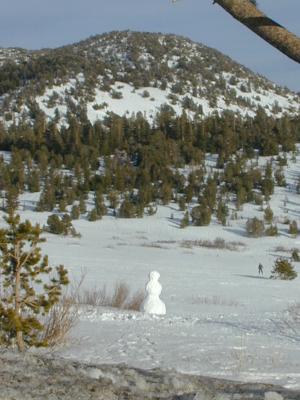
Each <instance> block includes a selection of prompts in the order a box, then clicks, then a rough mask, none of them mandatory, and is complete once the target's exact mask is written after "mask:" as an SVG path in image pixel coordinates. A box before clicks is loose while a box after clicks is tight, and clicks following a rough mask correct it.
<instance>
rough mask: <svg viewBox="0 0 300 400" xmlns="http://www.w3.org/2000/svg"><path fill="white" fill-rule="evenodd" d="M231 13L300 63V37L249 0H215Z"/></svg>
mask: <svg viewBox="0 0 300 400" xmlns="http://www.w3.org/2000/svg"><path fill="white" fill-rule="evenodd" d="M214 3H217V4H218V5H219V6H221V7H222V8H224V10H226V11H227V12H228V13H229V14H230V15H232V16H233V17H234V18H235V19H237V20H238V21H240V22H241V23H242V24H243V25H245V26H247V28H249V29H250V30H251V31H253V32H254V33H256V34H257V35H258V36H260V37H261V38H262V39H264V40H265V41H266V42H268V43H270V44H271V45H272V46H273V47H275V48H276V49H278V50H279V51H281V52H282V53H283V54H285V55H286V56H288V57H289V58H291V59H292V60H294V61H296V62H298V63H300V38H299V37H297V36H296V35H294V34H293V33H291V32H289V31H288V30H287V29H286V28H284V27H283V26H281V25H279V24H278V23H277V22H275V21H273V20H272V19H270V18H269V17H267V16H266V15H265V14H264V13H262V12H261V11H260V10H259V9H258V8H257V7H256V6H255V5H254V4H253V3H252V2H251V1H249V0H214Z"/></svg>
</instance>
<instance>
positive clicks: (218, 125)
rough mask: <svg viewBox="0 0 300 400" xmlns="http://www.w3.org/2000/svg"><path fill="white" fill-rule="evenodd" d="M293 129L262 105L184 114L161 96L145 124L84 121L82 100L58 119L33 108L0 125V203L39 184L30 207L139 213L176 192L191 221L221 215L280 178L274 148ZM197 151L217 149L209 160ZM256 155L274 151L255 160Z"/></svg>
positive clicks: (265, 194) (281, 161)
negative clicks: (21, 118)
mask: <svg viewBox="0 0 300 400" xmlns="http://www.w3.org/2000/svg"><path fill="white" fill-rule="evenodd" d="M299 137H300V119H299V118H296V117H294V118H288V117H283V118H281V119H273V118H271V117H267V115H266V114H265V113H264V111H263V110H259V111H258V113H257V115H256V117H255V118H252V119H251V118H241V117H239V116H238V115H234V114H232V113H224V114H223V115H222V116H219V115H212V116H210V117H207V118H202V117H201V118H198V117H195V118H194V119H191V118H188V116H187V114H186V113H185V112H183V113H182V115H179V116H177V115H175V114H174V112H173V111H172V110H171V109H170V108H168V107H166V106H165V107H162V109H161V111H160V113H159V114H158V115H157V118H156V121H155V123H154V124H152V125H150V123H149V122H148V121H147V120H146V119H145V117H144V116H143V115H142V114H140V113H138V114H137V115H133V116H131V117H125V116H124V117H119V116H117V115H115V114H113V113H111V114H110V116H109V117H107V118H106V120H105V121H103V122H99V121H98V122H96V123H95V124H94V125H92V124H90V122H89V121H88V119H87V118H86V113H85V112H84V111H83V110H82V114H81V115H80V117H78V118H75V117H74V116H73V115H69V120H68V127H64V126H63V127H60V128H59V126H58V125H57V124H55V122H53V121H52V122H47V121H46V120H45V118H44V117H43V116H42V115H40V117H39V118H38V120H36V121H35V123H34V125H33V126H31V125H29V124H21V125H12V126H11V127H10V128H9V129H7V130H6V129H4V128H3V127H2V129H1V128H0V150H2V151H7V152H10V153H9V154H10V157H8V158H6V159H5V160H4V158H2V159H0V190H1V191H2V193H5V195H3V199H2V204H1V203H0V205H1V206H2V207H4V208H5V207H8V205H9V204H12V203H14V202H16V201H17V199H18V196H19V194H21V193H23V192H24V191H30V192H40V199H39V202H38V204H37V205H36V209H37V210H38V211H48V212H53V211H55V212H58V213H60V215H61V216H62V215H63V214H68V215H69V216H70V218H71V219H78V218H79V217H80V215H82V214H84V215H86V216H87V218H88V219H89V220H90V221H94V220H97V219H101V218H102V217H103V215H106V214H107V213H111V214H113V215H116V216H119V217H125V218H132V217H141V216H143V214H144V213H145V212H147V213H148V212H149V213H150V214H151V213H152V212H153V210H155V204H157V203H161V204H168V203H169V202H170V201H177V202H178V204H179V207H180V209H181V210H185V209H186V208H187V206H188V205H190V206H193V209H192V210H190V211H191V215H190V217H191V222H192V223H193V224H195V225H207V224H209V223H210V220H211V217H212V215H213V214H215V216H216V218H217V220H218V221H219V222H220V223H221V224H223V225H225V224H226V219H227V216H228V209H227V207H226V204H227V203H228V200H229V199H234V200H235V202H236V207H237V210H238V209H240V208H241V207H242V206H243V204H244V203H246V202H255V203H256V204H261V203H262V200H263V199H264V200H266V201H268V200H269V199H270V197H271V196H272V194H273V191H274V185H275V183H276V184H279V185H283V184H284V174H283V168H284V165H285V164H286V156H284V155H283V156H282V154H284V153H285V152H287V151H295V150H296V143H297V141H299ZM207 153H210V154H214V155H215V156H216V157H217V162H216V166H215V167H214V168H213V169H211V170H210V169H209V167H208V166H207V165H206V163H205V157H206V155H207ZM260 155H264V156H265V155H268V156H273V160H274V161H273V162H269V163H268V164H267V165H266V166H265V167H261V166H259V165H258V163H257V162H256V159H257V157H259V156H260ZM182 168H185V169H187V170H189V171H190V172H189V173H188V174H187V175H186V174H184V173H182V172H181V169H182ZM90 193H93V199H92V200H91V197H90ZM91 201H92V205H91ZM87 204H89V213H88V214H87ZM91 206H92V209H91ZM153 207H154V208H153ZM266 218H267V219H269V218H270V216H266ZM268 222H269V221H268ZM270 232H271V231H270ZM273 232H274V230H273Z"/></svg>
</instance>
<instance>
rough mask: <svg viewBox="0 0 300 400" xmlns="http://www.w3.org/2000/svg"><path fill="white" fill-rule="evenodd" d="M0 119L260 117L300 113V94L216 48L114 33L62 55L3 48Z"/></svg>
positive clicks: (168, 37)
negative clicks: (161, 113) (259, 113)
mask: <svg viewBox="0 0 300 400" xmlns="http://www.w3.org/2000/svg"><path fill="white" fill-rule="evenodd" d="M0 96H1V97H0V112H1V114H0V118H1V119H2V120H3V121H4V123H5V124H6V125H10V124H11V123H13V122H16V123H18V122H20V121H21V120H29V119H34V118H36V117H37V115H40V114H41V111H42V113H44V114H45V115H46V117H47V118H48V119H54V120H55V121H56V122H58V123H60V124H64V123H67V120H66V117H67V115H68V114H70V113H71V114H73V115H75V116H78V117H79V118H82V115H85V114H86V115H87V117H88V119H89V120H90V121H91V122H95V121H96V120H98V119H103V118H104V117H105V116H106V115H107V113H108V112H111V111H112V112H114V113H116V114H119V115H123V114H126V113H127V114H129V115H130V114H131V113H137V112H139V111H140V112H142V113H144V114H145V115H146V116H147V118H148V119H152V118H155V114H156V112H157V111H158V110H159V109H160V108H161V106H164V105H166V104H167V105H168V106H170V107H172V108H173V109H174V111H175V112H176V113H181V112H182V110H186V111H187V113H188V114H190V115H191V116H193V115H195V114H204V115H208V114H210V113H212V112H214V111H217V112H222V111H224V110H232V111H234V112H240V113H241V114H242V115H246V114H248V115H254V114H255V112H256V110H257V109H258V108H259V107H263V108H264V109H265V110H266V111H267V113H268V114H270V115H271V114H273V115H276V116H281V115H282V114H283V113H297V112H298V111H299V105H300V102H299V96H298V95H296V94H295V93H292V92H290V91H288V90H287V89H283V88H281V87H279V86H276V85H275V84H273V83H271V82H269V81H268V80H267V79H265V78H263V77H261V76H258V75H256V74H254V73H252V72H251V71H249V70H248V69H246V68H245V67H243V66H241V65H239V64H237V63H236V62H234V61H232V60H231V59H230V58H229V57H226V56H224V55H222V54H221V53H219V52H218V51H216V50H213V49H211V48H208V47H206V46H204V45H202V44H198V43H194V42H192V41H190V40H188V39H185V38H182V37H179V36H175V35H163V34H156V33H139V32H129V31H124V32H111V33H108V34H103V35H98V36H95V37H91V38H89V39H87V40H85V41H82V42H79V43H76V44H73V45H69V46H64V47H61V48H58V49H54V50H49V49H44V50H40V51H26V50H22V49H0Z"/></svg>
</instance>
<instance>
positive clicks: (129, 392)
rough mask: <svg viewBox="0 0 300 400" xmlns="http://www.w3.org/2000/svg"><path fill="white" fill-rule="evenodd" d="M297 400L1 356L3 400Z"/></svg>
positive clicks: (135, 372) (130, 371) (126, 370)
mask: <svg viewBox="0 0 300 400" xmlns="http://www.w3.org/2000/svg"><path fill="white" fill-rule="evenodd" d="M21 399H22V400H29V399H30V400H31V399H43V400H56V399H57V400H68V399H72V400H81V399H82V400H89V399H91V400H94V399H95V400H96V399H97V400H117V399H118V400H123V399H124V400H125V399H126V400H148V399H157V400H158V399H167V400H175V399H177V400H248V399H249V400H250V399H251V400H261V399H263V400H282V399H284V400H288V399H289V400H296V399H298V400H299V399H300V391H290V390H287V389H284V388H282V387H279V386H274V385H268V384H260V383H251V384H247V383H238V382H232V381H225V380H221V379H214V378H206V377H203V376H196V375H184V374H180V373H178V372H175V371H167V372H166V371H162V370H160V369H152V370H142V369H138V368H130V367H128V366H127V365H125V364H119V365H91V364H82V363H79V362H73V361H67V360H63V359H58V358H54V357H52V356H48V357H45V356H44V357H41V356H37V355H33V354H30V353H27V354H25V355H19V354H16V353H11V352H2V353H0V400H21Z"/></svg>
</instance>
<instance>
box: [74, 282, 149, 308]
mask: <svg viewBox="0 0 300 400" xmlns="http://www.w3.org/2000/svg"><path fill="white" fill-rule="evenodd" d="M143 300H144V292H143V291H141V290H140V291H137V292H135V293H133V294H131V292H130V288H129V286H128V285H127V284H126V283H124V282H117V283H116V284H115V287H114V289H113V292H112V293H111V294H110V293H108V292H107V289H106V286H103V287H102V288H93V289H89V290H87V289H86V290H84V291H81V292H80V293H78V296H77V304H79V305H90V306H94V307H100V306H101V307H113V308H118V309H122V310H134V311H138V310H139V309H140V306H141V304H142V302H143Z"/></svg>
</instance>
